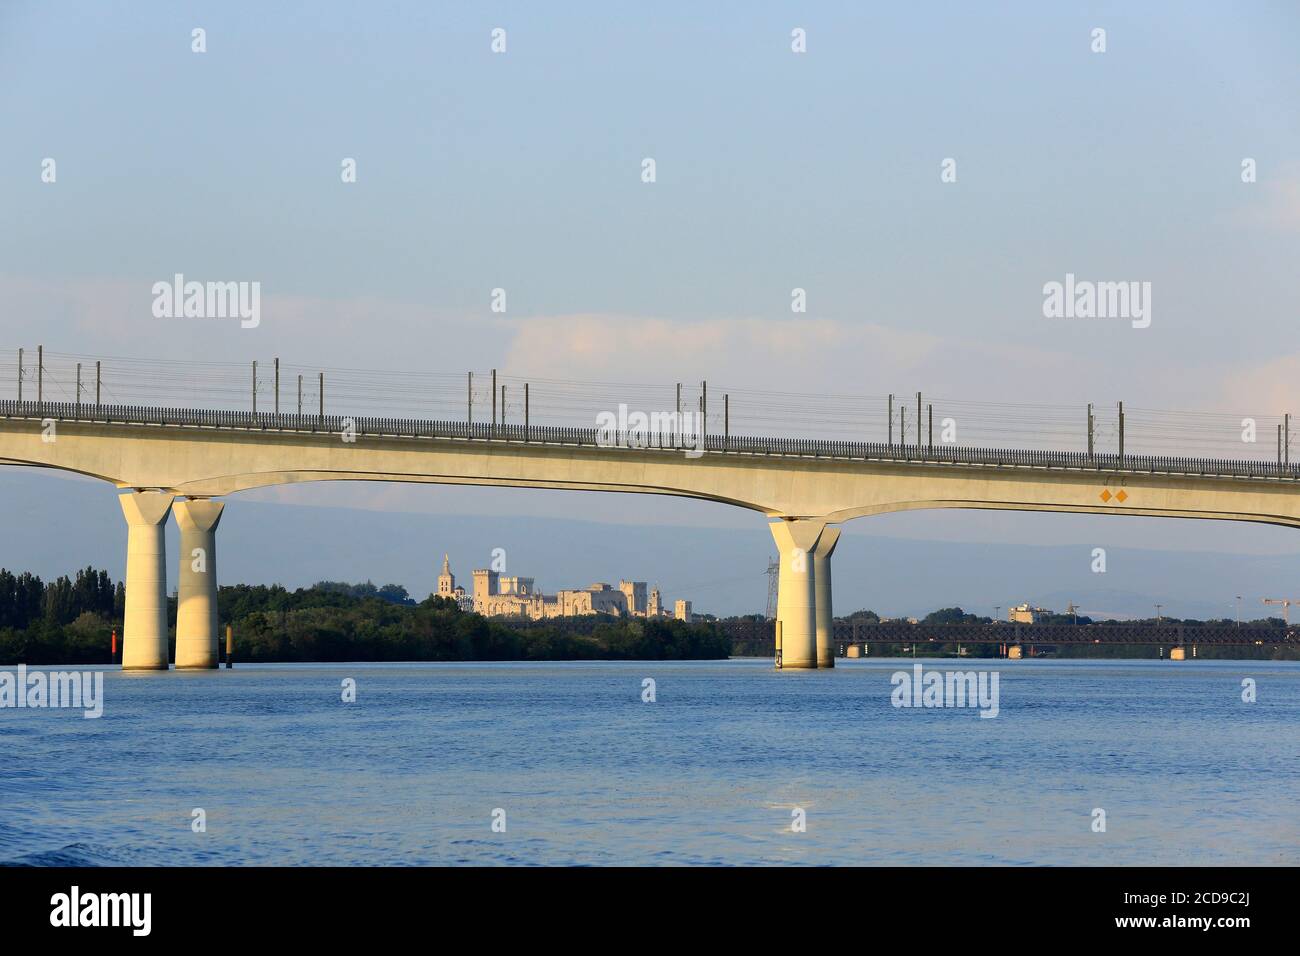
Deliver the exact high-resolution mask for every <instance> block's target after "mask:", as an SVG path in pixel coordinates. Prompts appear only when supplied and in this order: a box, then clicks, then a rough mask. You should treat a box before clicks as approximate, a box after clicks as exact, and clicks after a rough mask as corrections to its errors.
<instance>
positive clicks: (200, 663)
mask: <svg viewBox="0 0 1300 956" xmlns="http://www.w3.org/2000/svg"><path fill="white" fill-rule="evenodd" d="M223 508H225V504H224V503H223V502H220V501H211V500H205V499H198V500H189V501H178V502H176V504H175V505H173V506H172V511H173V512H174V513H175V515H176V525H177V526H178V527H179V528H180V529H181V548H180V550H181V554H180V574H179V576H178V577H177V582H178V583H177V600H176V666H177V668H214V667H217V666H218V665H219V664H220V662H221V650H220V647H219V644H218V640H219V639H218V635H217V626H218V625H217V525H218V524H219V523H220V522H221V512H222V509H223Z"/></svg>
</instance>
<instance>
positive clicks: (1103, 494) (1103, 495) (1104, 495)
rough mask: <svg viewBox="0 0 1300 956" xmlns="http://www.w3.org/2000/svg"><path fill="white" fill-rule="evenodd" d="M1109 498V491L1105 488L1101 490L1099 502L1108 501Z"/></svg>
mask: <svg viewBox="0 0 1300 956" xmlns="http://www.w3.org/2000/svg"><path fill="white" fill-rule="evenodd" d="M1110 497H1111V496H1110V489H1109V488H1105V489H1103V490H1102V492H1101V500H1102V501H1110Z"/></svg>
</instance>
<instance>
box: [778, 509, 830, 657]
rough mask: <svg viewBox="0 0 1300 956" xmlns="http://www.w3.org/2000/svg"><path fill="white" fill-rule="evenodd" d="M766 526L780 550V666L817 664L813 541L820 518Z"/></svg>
mask: <svg viewBox="0 0 1300 956" xmlns="http://www.w3.org/2000/svg"><path fill="white" fill-rule="evenodd" d="M768 527H769V528H770V529H771V530H772V537H773V538H774V539H775V540H776V547H777V550H778V551H779V552H780V553H781V569H780V572H779V574H778V575H777V592H776V619H777V621H779V622H780V624H781V666H782V667H793V668H806V669H811V668H816V666H817V589H816V563H817V562H816V558H815V551H816V548H817V541H818V539H819V538H820V537H821V535H822V532H823V531H825V529H826V523H825V522H824V521H816V520H803V521H786V520H781V521H777V522H774V523H772V524H770V525H768Z"/></svg>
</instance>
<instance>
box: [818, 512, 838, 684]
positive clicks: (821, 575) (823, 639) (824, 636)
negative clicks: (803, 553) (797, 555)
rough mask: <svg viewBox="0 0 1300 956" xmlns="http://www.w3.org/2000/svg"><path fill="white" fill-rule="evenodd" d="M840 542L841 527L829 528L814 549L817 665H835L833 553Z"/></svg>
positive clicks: (822, 534)
mask: <svg viewBox="0 0 1300 956" xmlns="http://www.w3.org/2000/svg"><path fill="white" fill-rule="evenodd" d="M839 543H840V529H839V528H827V529H826V530H825V531H823V532H822V533H821V536H820V537H819V538H818V539H817V547H816V548H815V549H814V550H813V588H814V593H815V595H816V607H817V666H818V667H834V666H835V623H834V617H833V615H832V614H831V555H832V554H834V553H835V546H836V545H837V544H839Z"/></svg>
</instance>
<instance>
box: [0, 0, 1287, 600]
mask: <svg viewBox="0 0 1300 956" xmlns="http://www.w3.org/2000/svg"><path fill="white" fill-rule="evenodd" d="M195 27H202V28H203V29H205V30H206V33H207V52H206V53H203V54H196V53H193V52H191V30H192V29H194V28H195ZM496 27H501V28H504V29H505V30H506V31H507V52H506V53H505V54H502V55H497V54H493V53H492V52H491V50H490V47H489V44H490V31H491V30H492V29H493V28H496ZM796 27H800V28H803V29H804V30H806V31H807V38H808V40H807V45H808V52H807V53H806V54H801V55H799V54H794V53H792V52H791V50H790V32H791V30H792V29H793V28H796ZM1097 27H1101V28H1103V29H1105V30H1106V38H1107V50H1106V52H1105V53H1100V54H1099V53H1094V52H1092V50H1091V49H1090V44H1091V37H1090V34H1091V31H1092V30H1093V29H1094V28H1097ZM1298 44H1300V8H1297V7H1296V6H1295V5H1294V4H1289V3H1244V4H1237V5H1231V6H1229V5H1226V4H1198V3H1143V4H1140V5H1135V4H1041V3H1008V4H985V5H976V4H959V3H919V4H902V5H883V4H849V3H844V4H834V3H810V4H793V3H786V4H782V3H766V4H756V3H719V4H708V5H701V4H688V3H671V2H666V3H657V4H653V5H640V6H637V7H635V8H634V7H633V6H632V5H627V4H595V3H587V4H584V3H566V4H548V5H541V4H524V3H519V4H492V3H483V4H450V3H447V4H428V3H383V4H342V3H321V2H317V3H275V4H262V3H241V2H232V3H221V4H208V3H184V2H170V0H169V2H156V3H155V2H130V3H127V2H122V3H106V2H84V3H75V2H63V3H36V2H12V0H11V2H7V3H5V4H3V5H0V126H2V128H3V145H2V146H0V216H2V220H0V221H3V223H4V228H3V229H2V230H0V348H3V349H5V350H8V349H10V348H11V347H12V348H16V347H18V346H27V347H29V348H34V346H35V345H36V344H38V343H43V344H45V345H46V347H47V348H50V349H56V350H62V351H75V352H82V353H96V354H100V353H102V354H108V355H138V356H141V357H150V358H173V359H209V358H219V359H225V360H230V361H240V362H243V361H247V360H251V359H253V358H261V359H263V360H269V359H270V357H271V356H275V355H280V356H286V357H292V358H293V359H294V360H296V361H301V362H304V363H308V364H313V363H314V364H319V365H325V366H353V367H356V366H360V367H374V368H382V367H390V366H394V367H400V368H404V369H417V368H421V367H431V368H437V369H440V370H452V371H458V372H459V371H461V370H464V369H469V368H488V367H497V368H501V369H503V370H510V371H513V372H517V373H519V374H530V375H539V376H550V377H555V378H570V379H577V380H583V379H597V380H601V381H615V382H617V381H636V382H644V381H659V380H662V381H664V382H665V383H670V382H673V381H677V380H688V381H689V380H695V379H698V378H702V377H708V378H710V379H711V380H723V381H727V382H730V383H734V384H735V385H736V386H738V387H750V388H765V387H773V385H774V383H776V382H782V383H785V384H789V383H794V385H795V386H796V388H797V390H800V391H808V392H818V391H869V392H871V393H884V392H889V391H893V392H899V393H906V392H909V391H914V390H916V389H924V390H926V391H928V392H935V393H940V394H946V395H950V396H954V397H960V398H964V399H970V400H990V401H994V400H996V401H1029V402H1061V403H1069V404H1079V405H1080V406H1082V405H1083V404H1084V403H1086V402H1089V401H1092V402H1097V403H1099V404H1106V403H1111V402H1113V401H1114V400H1117V399H1125V400H1127V401H1128V402H1130V403H1133V404H1135V405H1136V404H1143V405H1146V406H1148V407H1152V408H1172V409H1179V408H1198V409H1213V410H1223V411H1236V410H1242V411H1243V412H1254V411H1255V410H1257V409H1258V410H1259V411H1260V412H1267V413H1269V414H1272V413H1275V412H1277V411H1281V410H1286V409H1290V410H1293V411H1300V402H1297V401H1295V398H1296V395H1297V386H1296V382H1297V381H1300V345H1297V344H1296V341H1295V327H1296V325H1295V318H1296V313H1297V308H1298V307H1300V294H1298V285H1300V280H1298V278H1297V276H1298V274H1300V270H1297V269H1296V266H1295V264H1296V262H1297V261H1300V109H1298V108H1297V93H1296V91H1297V90H1300V57H1297V56H1296V55H1295V50H1296V49H1297V46H1298ZM45 157H52V158H54V159H55V160H56V162H57V170H58V179H57V182H56V183H54V184H49V183H42V182H41V179H40V171H41V161H42V159H44V158H45ZM344 157H352V158H355V159H356V160H357V164H358V181H357V182H356V183H355V184H344V183H342V182H340V176H339V171H340V162H341V161H342V159H343V158H344ZM645 157H653V158H654V159H655V161H656V164H657V181H656V182H655V183H653V184H645V183H642V182H641V181H640V170H641V162H642V160H643V158H645ZM947 157H952V158H954V159H956V161H957V170H958V179H957V182H956V183H949V184H945V183H941V182H940V178H939V169H940V163H941V161H942V160H943V159H945V158H947ZM1245 157H1251V158H1253V159H1254V160H1255V161H1256V163H1257V168H1258V181H1257V182H1255V183H1251V184H1245V183H1242V182H1241V178H1240V164H1241V161H1242V159H1243V158H1245ZM176 272H182V273H185V274H186V275H187V276H188V277H193V278H200V279H223V280H224V279H234V280H250V281H259V282H261V283H262V288H263V296H264V299H263V319H262V322H261V325H260V326H259V327H258V328H257V329H240V328H239V326H238V324H237V323H224V324H223V323H211V322H202V323H195V322H186V321H184V320H158V319H155V318H154V317H153V316H152V315H151V313H150V302H151V295H150V288H151V286H152V284H153V283H154V282H156V281H158V280H159V279H165V278H169V277H170V276H172V275H173V274H174V273H176ZM1067 272H1073V273H1076V274H1078V275H1080V276H1084V277H1091V278H1096V279H1105V280H1130V279H1131V280H1144V281H1150V282H1151V283H1152V286H1153V289H1154V296H1153V298H1154V302H1153V321H1152V325H1151V327H1150V328H1149V329H1144V330H1135V329H1132V328H1130V327H1129V324H1128V323H1127V322H1107V321H1092V322H1088V321H1084V322H1073V323H1071V322H1065V321H1059V320H1057V321H1053V320H1048V319H1045V318H1044V317H1043V315H1042V311H1041V303H1042V294H1041V289H1042V286H1043V284H1044V283H1045V282H1048V281H1052V280H1060V279H1062V278H1063V277H1064V275H1065V274H1066V273H1067ZM497 287H502V288H505V289H506V290H507V291H508V296H509V310H508V312H507V313H506V314H505V315H504V316H502V315H497V314H493V313H492V312H491V311H490V310H489V295H490V291H491V290H492V289H493V288H497ZM794 287H801V288H805V289H806V290H807V294H808V302H809V309H808V313H807V314H806V315H792V314H791V312H790V290H791V289H792V288H794ZM593 343H595V344H594V345H593ZM1288 402H1290V403H1291V404H1288ZM263 499H264V500H276V501H283V502H285V503H295V502H297V503H304V502H308V501H310V502H312V503H329V504H335V505H346V506H352V507H365V508H376V509H381V510H402V509H410V510H420V511H432V512H438V511H440V510H443V511H445V510H455V511H460V512H471V513H472V512H475V511H482V512H492V513H498V514H531V515H552V516H554V515H558V516H564V515H566V514H573V515H592V514H594V515H595V516H597V517H598V518H599V519H600V520H605V521H610V522H618V523H622V524H624V525H626V526H629V527H633V528H634V527H635V526H636V525H638V524H642V525H643V524H658V523H674V522H688V523H704V524H712V525H716V526H718V527H746V528H748V527H751V526H752V524H753V522H754V521H755V520H756V519H755V518H754V517H753V516H750V515H745V514H742V513H730V512H725V511H724V510H720V509H718V508H714V507H704V506H699V505H696V504H690V505H686V504H683V503H679V502H665V501H656V500H642V499H628V498H617V499H611V500H606V501H602V502H599V503H597V502H593V501H592V500H591V499H590V498H582V499H580V500H579V499H575V498H574V496H564V495H548V494H545V493H530V492H505V491H499V490H486V489H477V490H476V489H406V488H371V487H365V488H358V487H355V486H354V487H351V488H348V489H338V488H310V489H308V488H300V489H288V490H278V491H275V492H267V493H263ZM1098 520H1100V519H1098ZM891 521H892V525H891V529H890V533H891V534H894V535H898V536H904V537H905V536H908V535H909V534H915V535H918V536H921V537H927V536H937V537H939V538H943V537H944V536H953V537H955V538H962V537H965V538H966V539H980V538H984V537H987V536H989V535H993V536H996V537H998V538H1007V539H1009V540H1012V541H1017V540H1018V541H1030V540H1046V541H1049V542H1054V541H1064V540H1074V539H1075V538H1080V539H1087V538H1090V537H1092V538H1096V537H1105V538H1106V539H1108V540H1112V539H1113V540H1119V541H1125V540H1128V539H1131V538H1133V537H1140V539H1141V541H1142V543H1143V544H1146V545H1154V546H1156V547H1159V546H1166V547H1169V548H1171V549H1172V548H1182V547H1185V546H1186V544H1187V542H1188V541H1189V540H1190V539H1191V538H1194V537H1196V536H1197V535H1201V536H1205V535H1207V532H1208V531H1209V527H1208V526H1207V527H1205V528H1199V529H1197V530H1191V529H1186V528H1184V529H1175V528H1173V527H1171V526H1172V525H1174V524H1175V523H1174V522H1156V523H1153V524H1151V525H1149V526H1148V525H1147V523H1140V524H1141V525H1142V530H1138V529H1136V528H1133V529H1130V530H1122V529H1118V528H1116V529H1112V528H1111V527H1110V526H1109V525H1107V524H1106V523H1104V522H1101V523H1100V524H1098V523H1096V522H1094V523H1092V524H1086V525H1080V524H1079V522H1078V521H1077V520H1075V519H1063V518H1055V517H1051V516H1034V517H1033V519H1032V521H1029V520H1027V519H1024V518H1023V516H1018V517H1008V516H997V517H996V518H989V517H987V516H961V515H944V516H940V518H938V519H936V518H935V517H933V516H917V517H915V518H908V519H906V520H905V519H903V518H901V517H899V518H897V519H891ZM936 521H939V522H941V523H939V524H936V523H935V522H936ZM990 522H995V523H992V524H991V523H990ZM865 524H866V523H865V522H858V523H857V524H856V525H854V526H853V527H854V528H856V527H857V526H858V525H863V526H865ZM1116 524H1119V523H1116ZM1081 529H1082V530H1081ZM1151 529H1157V530H1151ZM862 532H863V533H869V531H868V529H866V528H865V527H864V528H863V529H862ZM627 533H633V534H634V533H635V531H634V530H632V531H628V532H627ZM1284 534H1285V532H1282V531H1279V530H1277V529H1255V528H1241V527H1235V528H1230V529H1222V530H1221V531H1216V532H1215V538H1216V540H1217V541H1219V542H1220V543H1223V544H1224V546H1225V547H1228V548H1230V549H1236V550H1241V551H1251V552H1256V553H1258V551H1259V549H1261V548H1262V549H1265V550H1270V549H1275V548H1276V547H1277V544H1276V542H1277V541H1279V540H1282V539H1281V538H1278V537H1277V536H1278V535H1284ZM1286 540H1288V541H1289V538H1288V539H1286ZM1295 550H1300V548H1296V549H1293V550H1292V552H1291V553H1292V554H1294V553H1295ZM659 560H662V561H664V562H668V561H671V555H667V554H664V555H661V556H659ZM15 561H16V559H15V558H13V557H11V556H10V555H7V554H0V562H8V563H10V564H13V563H15ZM363 563H364V562H362V561H361V560H357V561H356V573H358V574H363V570H362V566H363ZM349 570H351V567H349V568H347V569H340V572H339V576H344V575H345V574H346V573H347V571H349ZM616 573H617V572H616V571H615V570H610V571H607V572H604V576H606V577H608V576H611V575H615V574H616ZM645 573H648V572H645ZM651 576H653V575H651ZM661 576H666V575H661ZM542 583H543V586H548V587H555V586H560V585H563V584H569V583H572V582H567V581H566V582H558V581H557V582H542ZM858 603H863V602H858Z"/></svg>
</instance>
